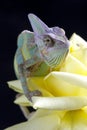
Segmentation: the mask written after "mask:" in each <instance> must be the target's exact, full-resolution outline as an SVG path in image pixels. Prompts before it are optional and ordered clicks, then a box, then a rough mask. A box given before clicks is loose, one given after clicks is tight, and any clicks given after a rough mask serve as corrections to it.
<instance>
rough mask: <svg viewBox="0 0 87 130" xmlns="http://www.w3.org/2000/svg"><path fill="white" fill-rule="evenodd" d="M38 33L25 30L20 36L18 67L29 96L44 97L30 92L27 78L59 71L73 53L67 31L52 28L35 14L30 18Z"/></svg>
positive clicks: (23, 85)
mask: <svg viewBox="0 0 87 130" xmlns="http://www.w3.org/2000/svg"><path fill="white" fill-rule="evenodd" d="M28 17H29V20H30V23H31V26H32V28H33V31H34V32H30V31H27V30H25V31H23V32H22V33H21V34H20V35H19V37H18V48H17V51H16V54H15V59H14V68H15V72H16V75H17V77H18V78H19V79H20V81H21V84H22V88H23V91H24V94H25V96H26V97H27V98H28V99H29V100H30V101H31V98H32V96H34V95H41V92H40V91H38V90H35V91H33V92H31V91H30V90H29V89H28V86H27V81H26V77H29V76H45V75H47V74H48V73H49V72H50V71H51V70H52V69H54V68H55V67H57V68H59V67H60V66H61V65H62V63H63V62H64V60H65V58H66V56H67V53H68V51H69V41H68V39H67V38H66V36H65V32H64V30H63V29H61V28H59V27H53V28H49V27H48V26H47V25H46V24H45V23H43V22H42V21H41V20H40V19H39V18H38V17H37V16H35V15H34V14H29V15H28Z"/></svg>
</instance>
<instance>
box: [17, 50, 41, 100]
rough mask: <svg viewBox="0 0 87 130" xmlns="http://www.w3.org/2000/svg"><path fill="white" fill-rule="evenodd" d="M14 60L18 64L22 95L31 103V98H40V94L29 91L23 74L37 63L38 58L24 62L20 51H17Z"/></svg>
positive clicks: (37, 91)
mask: <svg viewBox="0 0 87 130" xmlns="http://www.w3.org/2000/svg"><path fill="white" fill-rule="evenodd" d="M16 59H17V64H18V72H19V79H20V81H21V84H22V88H23V91H24V94H25V96H26V97H27V98H28V100H30V101H32V96H40V95H41V92H40V91H39V90H35V91H30V89H29V84H27V80H26V78H27V77H26V76H25V72H26V69H27V68H28V67H30V66H32V65H34V64H35V63H36V62H37V61H38V58H36V59H35V60H34V59H33V58H32V59H29V60H27V61H24V58H23V56H22V53H21V50H18V52H17V57H16Z"/></svg>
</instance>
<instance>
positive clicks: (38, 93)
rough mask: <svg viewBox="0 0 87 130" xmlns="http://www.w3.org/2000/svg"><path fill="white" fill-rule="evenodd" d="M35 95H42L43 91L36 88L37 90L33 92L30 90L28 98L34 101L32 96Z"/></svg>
mask: <svg viewBox="0 0 87 130" xmlns="http://www.w3.org/2000/svg"><path fill="white" fill-rule="evenodd" d="M33 96H42V93H41V92H40V91H39V90H35V91H32V92H29V93H28V94H27V98H28V100H30V101H31V102H32V97H33Z"/></svg>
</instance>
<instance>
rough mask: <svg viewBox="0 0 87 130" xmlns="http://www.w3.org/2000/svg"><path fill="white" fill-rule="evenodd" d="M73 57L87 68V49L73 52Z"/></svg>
mask: <svg viewBox="0 0 87 130" xmlns="http://www.w3.org/2000/svg"><path fill="white" fill-rule="evenodd" d="M71 55H73V56H74V57H75V58H77V59H78V60H80V61H81V62H82V64H84V65H86V67H87V48H84V49H80V50H77V51H74V52H71Z"/></svg>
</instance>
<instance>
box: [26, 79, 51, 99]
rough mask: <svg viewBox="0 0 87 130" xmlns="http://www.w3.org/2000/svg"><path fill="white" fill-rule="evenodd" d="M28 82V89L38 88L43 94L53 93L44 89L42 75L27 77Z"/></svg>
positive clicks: (49, 94)
mask: <svg viewBox="0 0 87 130" xmlns="http://www.w3.org/2000/svg"><path fill="white" fill-rule="evenodd" d="M28 84H29V86H30V90H31V91H34V90H39V91H41V93H42V95H43V96H46V97H48V96H49V97H52V96H53V95H52V94H51V93H50V92H49V91H48V90H47V89H46V86H45V84H44V77H32V78H28Z"/></svg>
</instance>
